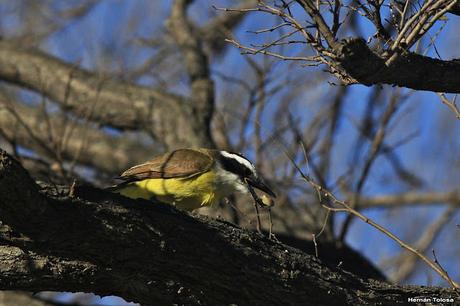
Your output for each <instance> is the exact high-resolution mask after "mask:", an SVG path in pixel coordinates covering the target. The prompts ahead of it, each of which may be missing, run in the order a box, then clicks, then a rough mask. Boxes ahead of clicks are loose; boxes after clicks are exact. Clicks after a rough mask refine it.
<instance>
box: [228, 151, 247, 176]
mask: <svg viewBox="0 0 460 306" xmlns="http://www.w3.org/2000/svg"><path fill="white" fill-rule="evenodd" d="M220 154H222V156H224V157H227V158H232V159H234V160H236V161H238V162H239V163H240V164H242V165H245V166H246V167H247V168H249V169H250V170H251V171H252V173H253V174H256V168H255V167H254V165H253V164H251V162H250V161H249V160H247V159H245V158H243V157H241V156H239V155H237V154H232V153H230V152H227V151H220Z"/></svg>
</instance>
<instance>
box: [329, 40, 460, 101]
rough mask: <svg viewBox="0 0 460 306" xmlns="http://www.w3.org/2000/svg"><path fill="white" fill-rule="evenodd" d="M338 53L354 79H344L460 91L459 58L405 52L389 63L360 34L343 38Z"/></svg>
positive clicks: (364, 82) (347, 71) (351, 82)
mask: <svg viewBox="0 0 460 306" xmlns="http://www.w3.org/2000/svg"><path fill="white" fill-rule="evenodd" d="M338 56H339V62H340V65H341V67H342V68H343V69H344V70H345V72H346V75H349V76H350V77H351V78H352V79H354V80H346V79H344V82H346V83H349V84H353V83H361V84H363V85H366V86H371V85H375V84H390V85H396V86H401V87H408V88H412V89H416V90H428V91H435V92H449V93H460V72H459V71H460V60H457V59H453V60H450V61H443V60H438V59H434V58H430V57H427V56H422V55H419V54H415V53H412V52H404V53H402V54H400V55H399V56H398V58H397V59H396V60H395V62H393V63H392V64H391V65H389V66H386V65H385V59H384V58H382V57H380V55H378V54H377V53H375V52H373V51H372V50H371V49H369V47H368V46H367V44H366V42H365V41H364V40H363V39H360V38H351V39H347V40H344V41H342V47H341V49H340V52H339V54H338ZM339 77H340V76H339ZM340 78H343V77H340Z"/></svg>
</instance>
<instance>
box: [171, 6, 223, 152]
mask: <svg viewBox="0 0 460 306" xmlns="http://www.w3.org/2000/svg"><path fill="white" fill-rule="evenodd" d="M191 2H192V1H189V0H176V1H174V2H173V5H172V9H171V16H170V18H169V20H168V24H169V31H170V33H171V36H172V37H173V38H174V40H175V41H176V43H177V45H178V46H179V48H180V50H181V53H182V54H183V60H184V64H185V67H186V70H187V74H188V77H189V79H190V87H191V98H190V99H191V101H192V112H193V120H192V122H191V126H192V128H193V132H194V134H196V135H202V136H201V138H202V139H204V140H206V139H207V142H206V143H204V144H203V145H205V146H208V147H212V146H214V144H213V142H212V138H211V132H210V122H211V118H212V115H213V112H214V82H213V81H212V79H211V76H210V73H209V59H208V56H207V55H206V53H205V51H204V48H203V45H202V44H203V42H202V39H201V37H200V35H199V32H198V31H195V30H194V27H193V26H192V24H191V22H190V21H189V20H188V18H187V8H188V5H189V4H190V3H191Z"/></svg>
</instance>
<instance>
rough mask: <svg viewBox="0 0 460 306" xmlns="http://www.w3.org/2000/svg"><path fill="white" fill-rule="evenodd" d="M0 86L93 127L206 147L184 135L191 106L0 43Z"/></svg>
mask: <svg viewBox="0 0 460 306" xmlns="http://www.w3.org/2000/svg"><path fill="white" fill-rule="evenodd" d="M0 80H3V81H6V82H10V83H13V84H16V85H20V86H24V87H26V88H29V89H32V90H34V91H36V92H38V93H40V94H42V95H43V96H45V97H48V98H50V99H51V100H52V101H54V102H56V103H58V104H59V105H60V106H61V107H62V108H63V109H65V110H69V111H72V112H73V113H74V114H76V115H77V116H78V117H81V118H85V119H88V120H91V121H94V122H97V123H98V124H101V125H106V126H112V127H115V128H117V129H121V130H126V129H128V130H144V131H147V132H149V133H151V134H152V135H153V136H154V137H156V139H158V140H160V141H161V142H163V143H164V144H165V145H166V146H168V147H169V148H174V147H177V146H203V145H205V144H206V143H207V142H208V141H209V139H206V136H202V135H198V136H197V135H194V134H193V133H190V130H191V129H192V130H193V129H194V128H195V127H194V125H196V122H195V120H194V117H193V116H192V114H193V109H192V108H191V106H192V105H193V104H192V103H185V101H186V99H185V98H184V97H181V96H178V95H174V94H170V93H166V92H163V91H161V90H152V89H149V88H147V87H142V86H137V85H134V84H131V83H127V82H123V81H116V80H113V79H111V78H110V77H109V76H104V75H102V74H98V73H94V72H90V71H87V70H84V69H82V68H80V67H78V66H77V65H72V64H68V63H65V62H63V61H61V60H59V59H57V58H54V57H52V56H50V55H47V54H45V53H44V52H42V51H40V50H36V49H24V48H22V47H20V46H17V45H15V44H14V43H11V42H8V41H0ZM165 131H167V132H165ZM200 136H201V138H200Z"/></svg>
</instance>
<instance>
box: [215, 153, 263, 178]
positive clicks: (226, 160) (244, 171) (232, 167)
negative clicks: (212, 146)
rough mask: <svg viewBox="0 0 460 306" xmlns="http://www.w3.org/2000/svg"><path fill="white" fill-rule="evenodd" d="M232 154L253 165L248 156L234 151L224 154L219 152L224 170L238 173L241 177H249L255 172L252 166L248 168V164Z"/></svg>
mask: <svg viewBox="0 0 460 306" xmlns="http://www.w3.org/2000/svg"><path fill="white" fill-rule="evenodd" d="M226 155H227V156H226ZM231 155H237V156H238V157H240V158H242V159H244V160H245V161H247V162H248V163H249V165H252V164H251V162H250V161H249V160H247V158H246V157H244V156H243V155H241V154H238V153H233V152H225V153H224V154H222V153H221V154H219V161H220V163H221V165H222V167H223V168H224V170H227V171H229V172H232V173H235V174H236V175H238V176H240V177H249V176H251V175H253V174H254V173H253V170H252V169H251V168H248V166H247V165H245V164H244V163H241V162H240V161H238V159H237V158H232V157H231Z"/></svg>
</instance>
